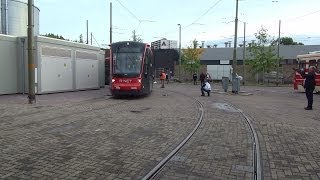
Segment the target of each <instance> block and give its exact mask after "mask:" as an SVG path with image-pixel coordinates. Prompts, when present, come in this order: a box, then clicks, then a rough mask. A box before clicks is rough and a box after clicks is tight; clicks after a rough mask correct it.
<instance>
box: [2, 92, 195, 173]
mask: <svg viewBox="0 0 320 180" xmlns="http://www.w3.org/2000/svg"><path fill="white" fill-rule="evenodd" d="M163 93H164V92H162V91H161V90H155V91H154V92H153V94H152V95H151V96H148V97H145V98H136V99H131V100H125V99H105V98H102V99H100V100H99V99H94V100H92V101H89V100H88V101H83V102H72V103H60V104H53V105H50V106H49V105H48V106H47V107H46V106H44V105H43V106H42V107H41V108H35V107H37V106H29V105H23V104H22V105H19V104H14V103H11V104H1V105H0V109H1V112H7V113H6V114H1V117H2V118H0V146H1V154H0V160H1V162H4V163H2V164H4V166H0V176H1V177H4V176H5V177H4V178H6V179H14V178H17V179H23V178H25V179H32V178H38V176H41V177H39V178H41V179H42V178H44V179H46V178H47V179H53V178H58V179H79V178H80V179H81V178H91V177H92V178H98V179H99V178H100V179H114V178H121V179H128V178H132V179H137V178H141V177H142V176H143V175H144V174H145V173H146V172H147V171H149V170H150V168H151V167H152V166H154V165H155V164H157V163H158V161H159V159H160V160H161V159H162V158H163V157H164V156H165V155H166V154H167V153H168V152H169V151H170V150H172V148H174V147H175V146H176V145H177V143H179V142H180V141H181V140H182V138H183V137H184V136H185V135H186V134H187V132H189V131H190V130H191V129H192V128H193V126H194V124H195V123H196V121H195V119H196V117H197V116H198V110H197V109H196V108H195V107H196V104H195V102H194V101H193V100H191V99H189V98H186V97H185V96H181V95H178V94H175V93H167V96H163ZM177 104H178V105H179V106H177ZM12 107H15V108H12ZM19 109H22V110H19ZM186 109H188V111H185V110H186ZM157 159H158V160H157ZM11 172H12V173H11ZM21 172H32V173H26V174H24V173H21ZM9 173H11V174H9ZM6 175H7V176H6Z"/></svg>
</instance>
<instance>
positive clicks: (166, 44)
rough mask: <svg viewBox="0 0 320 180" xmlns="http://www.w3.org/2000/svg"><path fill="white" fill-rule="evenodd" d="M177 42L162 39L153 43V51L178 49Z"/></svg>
mask: <svg viewBox="0 0 320 180" xmlns="http://www.w3.org/2000/svg"><path fill="white" fill-rule="evenodd" d="M177 44H178V43H177V41H175V40H167V39H161V40H157V41H154V42H151V48H152V49H177V48H178V46H177Z"/></svg>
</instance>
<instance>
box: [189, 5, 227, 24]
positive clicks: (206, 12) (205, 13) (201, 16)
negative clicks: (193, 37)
mask: <svg viewBox="0 0 320 180" xmlns="http://www.w3.org/2000/svg"><path fill="white" fill-rule="evenodd" d="M221 1H223V0H218V1H217V2H216V3H214V4H213V5H212V6H211V7H209V9H207V10H206V11H205V12H204V13H203V14H201V15H200V16H199V17H198V18H197V19H195V20H194V21H193V22H192V23H191V24H189V25H187V26H185V27H183V29H186V28H188V27H190V26H192V25H194V24H195V23H196V22H198V21H199V20H200V19H201V18H203V17H204V16H205V15H207V14H208V13H209V12H210V11H211V10H212V9H213V8H215V7H216V6H217V5H218V4H219V3H220V2H221Z"/></svg>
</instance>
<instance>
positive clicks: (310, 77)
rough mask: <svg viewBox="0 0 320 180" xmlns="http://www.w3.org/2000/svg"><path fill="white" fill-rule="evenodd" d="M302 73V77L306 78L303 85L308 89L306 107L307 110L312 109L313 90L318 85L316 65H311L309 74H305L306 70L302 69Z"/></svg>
mask: <svg viewBox="0 0 320 180" xmlns="http://www.w3.org/2000/svg"><path fill="white" fill-rule="evenodd" d="M300 74H301V76H302V77H304V78H305V80H304V84H303V87H304V88H305V91H306V96H307V99H308V106H307V107H305V108H304V109H305V110H312V104H313V91H314V89H315V86H316V74H315V67H314V66H311V67H309V72H308V74H305V72H304V71H300Z"/></svg>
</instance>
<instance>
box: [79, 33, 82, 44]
mask: <svg viewBox="0 0 320 180" xmlns="http://www.w3.org/2000/svg"><path fill="white" fill-rule="evenodd" d="M79 43H83V35H82V34H80V36H79Z"/></svg>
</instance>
